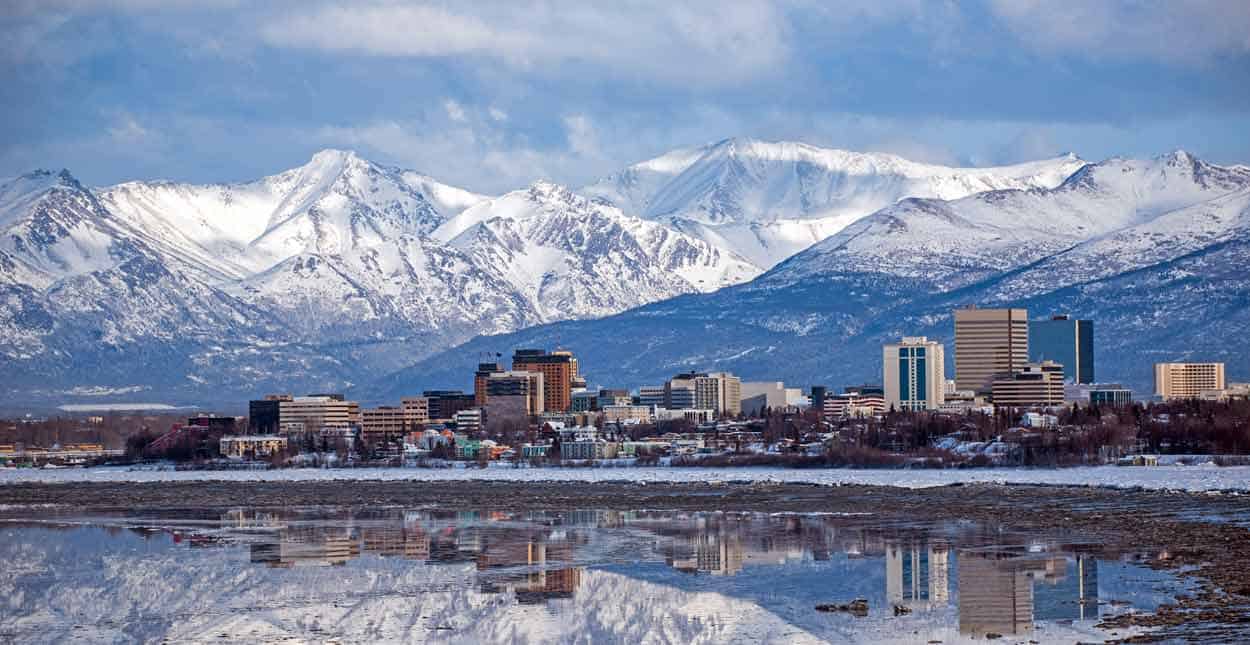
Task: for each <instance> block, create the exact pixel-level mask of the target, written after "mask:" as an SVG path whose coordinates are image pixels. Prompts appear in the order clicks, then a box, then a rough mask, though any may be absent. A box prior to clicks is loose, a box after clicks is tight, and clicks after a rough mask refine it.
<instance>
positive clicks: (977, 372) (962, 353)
mask: <svg viewBox="0 0 1250 645" xmlns="http://www.w3.org/2000/svg"><path fill="white" fill-rule="evenodd" d="M1028 321H1029V312H1028V311H1027V310H1025V309H977V308H976V307H966V308H963V309H956V310H955V386H956V387H957V388H958V389H960V390H973V391H975V392H986V391H988V390H989V389H990V387H991V384H992V383H993V381H994V379H995V378H998V377H1000V376H1003V375H1005V374H1011V373H1013V372H1018V371H1020V370H1021V369H1023V368H1024V364H1025V363H1027V362H1028V358H1029V322H1028Z"/></svg>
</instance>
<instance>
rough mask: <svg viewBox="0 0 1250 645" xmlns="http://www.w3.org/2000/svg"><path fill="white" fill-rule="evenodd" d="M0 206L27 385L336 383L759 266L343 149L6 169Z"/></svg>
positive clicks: (5, 334) (547, 201)
mask: <svg viewBox="0 0 1250 645" xmlns="http://www.w3.org/2000/svg"><path fill="white" fill-rule="evenodd" d="M0 213H3V215H2V216H0V225H2V226H0V232H2V233H3V235H4V237H3V241H0V285H3V288H4V295H5V298H6V301H7V302H8V305H9V306H8V307H7V308H6V311H5V313H4V315H3V317H0V357H2V358H0V361H3V362H4V364H7V365H10V366H14V367H16V366H21V367H22V370H23V373H24V374H25V378H23V379H19V380H20V381H22V383H17V382H13V385H14V386H15V387H17V386H19V385H22V386H30V385H34V384H41V385H42V384H55V383H57V382H59V379H60V378H61V377H62V376H65V375H69V374H78V377H77V378H81V379H82V380H81V381H78V382H76V383H74V385H75V386H77V385H81V384H84V383H85V384H86V385H89V386H92V387H96V386H98V387H101V388H103V389H104V390H105V391H107V390H109V389H111V388H114V387H115V386H116V387H124V388H128V389H131V390H133V389H134V388H135V387H139V388H143V387H153V388H156V387H166V388H168V391H174V392H191V391H195V390H197V389H204V388H207V387H210V386H211V385H214V384H220V382H221V379H226V380H230V381H231V383H232V387H237V388H239V389H248V390H251V389H252V388H261V387H263V385H262V384H264V383H272V384H274V386H275V387H281V389H284V390H285V389H292V388H294V387H296V386H297V385H296V384H301V383H306V382H308V380H309V379H312V381H313V382H315V383H317V384H319V387H338V388H341V387H344V386H345V385H347V384H349V383H351V382H354V381H356V380H357V378H358V377H357V376H353V374H362V373H378V372H386V371H389V370H393V369H397V368H399V367H402V366H403V365H406V364H408V363H410V362H411V361H412V360H415V359H417V358H420V357H421V356H423V355H425V354H428V353H430V352H432V351H436V350H438V349H441V348H444V347H449V346H452V345H455V344H456V343H459V342H463V341H465V340H467V339H469V338H472V337H473V336H476V335H479V334H497V333H505V332H509V331H513V330H515V329H518V328H521V327H525V326H529V325H535V324H540V323H545V322H552V321H556V320H563V319H567V318H575V317H596V316H603V315H608V314H613V313H617V312H620V311H623V310H625V309H629V308H632V307H636V306H638V305H642V304H646V303H648V302H653V301H656V300H662V299H665V298H669V297H672V296H674V295H679V294H683V293H692V292H700V291H712V290H715V289H718V288H720V287H723V286H726V285H729V284H735V283H739V282H743V281H745V280H748V279H750V278H752V277H754V276H755V275H756V274H758V270H757V269H756V268H755V266H754V265H752V264H751V263H749V262H747V261H745V260H743V259H741V258H737V257H735V256H733V255H732V254H731V253H727V252H725V251H723V250H721V249H718V248H716V247H715V246H713V245H710V244H708V243H707V242H704V241H702V240H699V239H696V238H692V237H690V236H687V235H684V234H682V233H680V232H678V231H676V230H674V229H672V228H669V227H666V226H664V225H662V224H658V223H655V222H650V221H645V220H642V219H639V218H637V217H631V216H627V215H625V214H623V213H621V212H620V211H619V210H618V209H615V208H613V207H611V206H607V205H605V204H602V203H600V202H595V201H591V200H589V199H587V198H585V197H582V196H580V195H577V194H574V193H572V192H571V191H569V190H568V189H567V188H563V187H560V186H557V185H554V184H550V183H546V182H540V183H537V184H535V185H534V186H531V187H530V188H529V189H527V190H522V191H516V192H514V193H510V194H507V195H504V196H502V197H499V198H494V199H488V198H486V197H484V196H481V195H476V194H473V193H470V192H467V191H463V190H460V189H456V188H453V187H450V186H446V185H444V184H440V183H438V182H437V181H435V180H433V179H431V178H429V177H426V176H423V175H420V174H417V173H414V172H411V171H405V170H400V169H397V168H389V167H385V166H380V165H377V164H374V163H372V162H369V161H367V160H364V159H361V158H359V157H358V156H356V155H355V154H353V153H350V152H343V151H334V150H328V151H323V152H320V153H318V154H316V155H315V156H314V157H313V158H312V159H311V160H310V161H309V162H308V163H307V164H305V165H304V166H301V167H299V168H295V169H293V170H289V171H286V172H283V173H280V174H278V175H274V176H271V177H265V178H262V179H259V180H256V181H252V182H247V183H240V184H214V185H188V184H178V183H172V182H130V183H126V184H121V185H118V186H112V187H107V188H103V189H99V190H97V191H92V190H89V189H86V188H84V187H83V186H81V185H80V184H79V183H78V182H77V181H76V180H74V179H73V177H72V176H70V175H69V173H68V172H62V173H60V174H54V173H48V172H38V173H33V174H30V175H26V176H23V177H19V178H16V179H13V180H10V181H5V182H3V183H2V184H0ZM84 344H85V346H84ZM156 355H159V356H162V357H163V358H162V361H163V362H162V365H161V368H160V369H151V368H150V367H149V368H144V367H143V365H142V363H143V362H146V361H150V360H152V358H153V357H154V356H156ZM266 355H267V356H269V358H267V359H263V360H262V359H260V358H259V357H260V356H266ZM131 361H138V364H136V363H133V362H131ZM267 361H272V363H273V366H274V367H275V369H273V370H267V369H265V367H264V366H263V364H262V363H264V362H267ZM84 362H90V363H91V364H90V365H82V364H81V363H84ZM279 365H280V366H281V368H280V369H277V367H278V366H279ZM127 375H129V376H127ZM149 380H150V381H153V382H152V383H148V382H147V381H149ZM300 387H302V386H300ZM64 389H67V390H72V389H73V388H72V387H71V388H64ZM44 394H48V395H55V394H56V386H55V385H52V386H51V387H49V388H47V390H46V391H44Z"/></svg>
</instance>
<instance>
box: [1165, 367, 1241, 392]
mask: <svg viewBox="0 0 1250 645" xmlns="http://www.w3.org/2000/svg"><path fill="white" fill-rule="evenodd" d="M1222 389H1224V364H1223V363H1155V394H1156V395H1158V396H1160V397H1163V398H1164V399H1195V398H1198V396H1199V395H1200V394H1202V391H1203V390H1222Z"/></svg>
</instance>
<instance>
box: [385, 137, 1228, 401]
mask: <svg viewBox="0 0 1250 645" xmlns="http://www.w3.org/2000/svg"><path fill="white" fill-rule="evenodd" d="M1248 224H1250V168H1248V167H1246V166H1228V167H1223V166H1217V165H1214V164H1210V163H1207V162H1204V161H1202V160H1199V159H1196V158H1194V157H1193V156H1192V155H1189V154H1187V153H1184V152H1176V153H1172V154H1169V155H1164V156H1161V157H1158V158H1154V159H1146V160H1127V159H1110V160H1107V161H1104V162H1101V163H1097V164H1089V165H1086V166H1083V167H1082V168H1081V169H1079V170H1078V171H1076V172H1075V173H1073V174H1072V175H1071V176H1070V177H1068V178H1067V179H1066V180H1064V181H1063V182H1061V183H1060V184H1059V185H1057V186H1055V187H1053V188H1038V187H1034V188H1026V189H1010V190H991V191H986V192H981V193H977V194H974V195H971V196H967V197H963V198H960V199H954V200H942V199H938V198H909V199H903V200H901V201H899V202H896V203H894V204H891V205H889V206H887V207H885V208H882V209H880V210H878V211H876V212H874V213H873V214H871V215H869V216H866V217H863V218H861V219H859V220H857V221H856V222H854V223H852V224H851V225H849V226H847V227H845V228H844V229H843V230H841V231H840V232H838V233H837V234H835V235H832V236H831V237H829V238H827V239H825V240H823V241H821V242H820V243H819V244H816V245H815V246H813V247H811V248H809V249H807V250H805V251H803V252H801V253H798V254H796V255H795V256H793V257H791V258H789V259H788V260H786V261H784V262H782V263H780V264H778V265H777V266H776V267H774V268H773V269H772V270H770V271H768V272H767V273H764V274H763V275H761V276H760V277H758V278H756V279H755V280H753V281H751V282H748V283H745V284H742V285H737V286H733V287H728V288H725V289H722V290H720V291H718V292H715V293H712V294H704V295H687V296H682V297H677V298H673V299H670V300H666V301H662V302H657V303H654V304H651V305H647V306H643V307H640V308H638V309H634V310H631V311H628V312H625V313H622V314H618V315H615V316H610V317H607V318H603V319H599V320H594V321H569V322H563V323H557V324H552V325H545V326H540V327H535V328H531V329H524V330H521V331H519V332H514V333H513V334H509V335H505V336H497V337H487V338H479V339H475V340H474V341H472V342H470V343H468V344H466V345H464V346H463V347H460V348H457V349H456V350H454V351H452V352H448V353H445V354H442V355H438V356H435V357H432V358H431V359H430V360H429V361H426V362H423V363H419V364H417V365H416V366H414V367H413V368H410V369H408V370H404V371H401V372H399V373H398V374H396V375H394V376H392V377H390V378H389V379H388V382H389V383H392V384H395V385H396V386H399V387H403V386H404V385H405V384H412V383H416V382H421V381H423V380H425V379H429V380H430V381H431V382H432V381H439V382H444V383H460V382H461V381H463V380H464V378H465V377H464V374H465V373H467V372H465V371H464V370H465V365H464V364H462V363H466V362H467V361H465V360H463V359H462V358H461V357H466V356H473V355H475V352H477V351H485V350H491V351H504V350H507V349H510V348H512V347H517V346H550V345H552V344H554V343H556V342H557V340H558V342H559V343H560V344H561V345H562V346H563V347H565V348H567V349H570V350H572V351H574V352H576V353H577V354H578V355H579V359H580V361H581V364H582V365H583V366H584V371H586V372H588V373H590V374H592V375H594V374H595V372H596V369H595V366H598V365H602V366H610V368H604V370H603V371H605V372H607V373H608V374H609V375H610V378H608V379H606V380H607V382H605V383H604V385H623V386H637V385H640V384H648V383H658V382H659V381H660V380H661V379H663V378H664V377H666V376H670V375H671V374H672V373H675V372H677V371H680V370H685V369H691V368H696V369H727V370H731V371H733V372H735V373H738V374H740V375H742V376H743V377H744V378H748V379H768V380H776V379H785V380H786V381H788V382H791V383H794V384H801V385H807V384H812V383H825V384H828V385H831V386H844V385H850V384H854V383H859V382H879V381H880V345H881V343H883V342H888V341H891V340H894V339H897V338H898V337H899V336H901V335H928V336H930V337H936V338H938V339H941V340H943V341H945V342H947V343H950V342H951V341H952V338H953V323H952V319H951V310H952V309H953V308H955V307H958V306H962V305H966V304H977V305H979V306H983V307H993V306H1016V307H1025V308H1028V309H1029V311H1030V315H1031V316H1032V317H1043V316H1047V315H1049V314H1051V313H1060V312H1063V313H1070V314H1072V315H1075V316H1078V317H1082V318H1092V319H1094V320H1095V321H1096V322H1095V345H1096V352H1095V353H1096V359H1097V376H1098V378H1099V379H1100V380H1107V381H1121V382H1125V383H1127V384H1129V385H1131V386H1132V387H1133V388H1135V389H1136V390H1137V391H1138V392H1139V393H1141V394H1145V395H1148V394H1149V393H1150V388H1151V380H1150V379H1151V364H1152V363H1153V362H1155V361H1161V360H1186V359H1188V360H1222V361H1225V362H1226V363H1227V364H1228V370H1229V374H1230V377H1233V378H1246V377H1250V359H1247V358H1246V357H1247V356H1248V355H1250V354H1248V353H1247V350H1248V349H1250V339H1247V336H1246V334H1245V330H1246V329H1250V269H1247V267H1250V226H1248ZM947 354H948V356H949V357H950V359H952V360H953V351H948V352H947ZM948 371H951V372H952V373H953V365H948Z"/></svg>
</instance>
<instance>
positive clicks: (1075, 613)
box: [1033, 554, 1098, 620]
mask: <svg viewBox="0 0 1250 645" xmlns="http://www.w3.org/2000/svg"><path fill="white" fill-rule="evenodd" d="M1033 597H1034V602H1033V607H1034V614H1035V615H1036V617H1037V619H1038V620H1087V619H1093V618H1097V617H1098V559H1097V558H1094V557H1093V556H1090V555H1085V554H1080V555H1077V556H1076V558H1074V559H1071V560H1069V559H1068V558H1066V557H1057V558H1053V559H1050V560H1047V561H1046V571H1045V574H1044V575H1043V576H1037V577H1036V578H1035V581H1034V584H1033Z"/></svg>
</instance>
